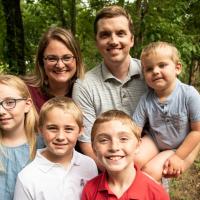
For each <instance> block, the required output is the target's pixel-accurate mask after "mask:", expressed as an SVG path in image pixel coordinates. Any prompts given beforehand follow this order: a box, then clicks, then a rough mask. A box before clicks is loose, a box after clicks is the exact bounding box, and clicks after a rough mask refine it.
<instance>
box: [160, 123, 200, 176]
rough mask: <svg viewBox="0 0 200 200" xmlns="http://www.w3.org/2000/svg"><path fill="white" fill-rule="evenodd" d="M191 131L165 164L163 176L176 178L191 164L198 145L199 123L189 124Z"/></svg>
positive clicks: (199, 137) (199, 138)
mask: <svg viewBox="0 0 200 200" xmlns="http://www.w3.org/2000/svg"><path fill="white" fill-rule="evenodd" d="M191 129H192V131H191V132H190V133H189V134H188V135H187V137H186V138H185V140H184V141H183V143H182V144H181V145H180V146H179V148H178V149H177V150H176V152H175V153H174V154H173V155H172V156H171V157H169V158H168V159H167V161H166V162H165V164H164V169H163V174H164V175H169V176H172V177H177V176H179V175H180V174H182V173H183V172H184V171H185V170H186V169H187V168H188V167H189V166H190V165H191V164H192V163H193V161H194V159H195V157H196V156H197V153H198V151H197V149H196V148H198V146H199V145H200V122H193V123H191ZM187 161H189V162H187Z"/></svg>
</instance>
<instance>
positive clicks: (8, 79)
mask: <svg viewBox="0 0 200 200" xmlns="http://www.w3.org/2000/svg"><path fill="white" fill-rule="evenodd" d="M0 84H3V85H7V86H8V87H12V88H15V89H16V90H17V91H18V93H19V95H20V96H21V97H22V98H26V99H28V98H31V94H30V93H29V90H28V87H27V86H26V84H25V83H24V82H23V81H22V80H21V79H20V78H18V77H16V76H14V75H3V74H2V75H0ZM0 95H1V94H0ZM37 122H38V114H37V111H36V109H35V107H34V105H32V106H31V108H30V110H29V112H27V113H26V114H25V121H24V128H25V133H26V137H27V141H28V144H29V150H30V159H33V158H34V157H35V153H36V133H37V130H38V129H37V125H38V124H37ZM2 134H3V130H2V129H0V146H1V142H2Z"/></svg>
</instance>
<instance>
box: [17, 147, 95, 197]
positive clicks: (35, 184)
mask: <svg viewBox="0 0 200 200" xmlns="http://www.w3.org/2000/svg"><path fill="white" fill-rule="evenodd" d="M42 151H44V149H40V150H38V151H37V154H36V157H35V159H34V160H33V161H32V162H31V163H30V164H29V165H27V166H26V167H25V168H24V169H23V170H22V171H21V172H20V173H19V174H18V178H17V182H16V187H15V194H14V200H28V199H31V200H67V199H70V200H80V196H81V192H82V189H83V186H84V185H85V183H86V182H87V181H88V180H90V179H91V178H93V177H94V176H96V175H97V174H98V172H97V167H96V164H95V162H94V161H93V160H92V159H91V158H89V157H88V156H85V155H83V154H80V153H78V152H76V151H75V150H74V151H73V158H72V160H71V163H70V165H69V167H68V168H67V169H66V168H64V167H63V166H61V165H60V164H58V163H53V162H50V161H49V160H48V159H46V158H45V157H44V156H42V155H41V152H42Z"/></svg>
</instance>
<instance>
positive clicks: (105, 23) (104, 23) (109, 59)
mask: <svg viewBox="0 0 200 200" xmlns="http://www.w3.org/2000/svg"><path fill="white" fill-rule="evenodd" d="M96 45H97V48H98V49H99V52H100V53H101V55H102V57H103V58H104V62H105V64H106V65H107V66H108V67H109V66H112V65H115V64H118V65H119V64H121V63H124V62H129V59H130V56H129V51H130V48H131V47H132V46H133V35H132V34H131V31H130V29H129V22H128V19H127V18H126V17H125V16H117V17H112V18H102V19H100V20H99V21H98V22H97V34H96Z"/></svg>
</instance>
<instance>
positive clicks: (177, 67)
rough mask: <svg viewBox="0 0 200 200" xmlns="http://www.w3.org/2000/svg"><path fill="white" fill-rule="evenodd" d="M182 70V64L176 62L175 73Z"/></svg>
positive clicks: (177, 73)
mask: <svg viewBox="0 0 200 200" xmlns="http://www.w3.org/2000/svg"><path fill="white" fill-rule="evenodd" d="M181 71H182V64H181V63H180V62H178V63H177V64H176V75H179V74H180V73H181Z"/></svg>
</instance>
